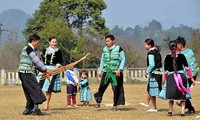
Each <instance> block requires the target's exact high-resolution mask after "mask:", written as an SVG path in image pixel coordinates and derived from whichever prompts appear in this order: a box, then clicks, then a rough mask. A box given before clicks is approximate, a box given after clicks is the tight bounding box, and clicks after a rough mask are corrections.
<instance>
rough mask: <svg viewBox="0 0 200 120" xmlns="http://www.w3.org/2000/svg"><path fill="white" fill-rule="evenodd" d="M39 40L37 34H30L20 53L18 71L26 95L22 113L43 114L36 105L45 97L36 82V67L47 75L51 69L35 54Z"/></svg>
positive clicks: (50, 72)
mask: <svg viewBox="0 0 200 120" xmlns="http://www.w3.org/2000/svg"><path fill="white" fill-rule="evenodd" d="M39 41H40V37H39V36H38V35H35V34H34V35H31V36H30V37H29V43H28V45H26V46H25V47H24V48H23V49H22V52H21V55H20V61H19V67H18V73H19V78H20V80H21V82H22V88H23V91H24V95H25V97H26V108H25V110H24V112H23V115H29V114H33V115H43V113H42V112H41V111H40V109H39V107H38V105H39V104H42V103H43V102H44V101H45V100H46V98H45V95H44V94H43V92H42V90H41V88H40V86H39V84H38V82H37V79H36V68H37V69H38V70H39V71H41V72H43V73H46V74H48V75H51V74H52V71H51V70H50V69H47V68H46V67H45V66H44V64H43V62H42V61H41V60H40V59H39V56H38V55H37V47H38V45H39Z"/></svg>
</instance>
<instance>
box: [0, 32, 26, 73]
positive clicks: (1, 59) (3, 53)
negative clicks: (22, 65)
mask: <svg viewBox="0 0 200 120" xmlns="http://www.w3.org/2000/svg"><path fill="white" fill-rule="evenodd" d="M17 39H18V33H17V31H11V32H10V33H9V35H8V39H7V41H6V42H5V44H4V46H2V48H1V50H0V69H6V70H16V69H17V67H18V64H19V57H20V53H21V50H22V48H23V46H24V43H19V42H18V41H17Z"/></svg>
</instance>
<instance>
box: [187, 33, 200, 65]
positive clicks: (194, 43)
mask: <svg viewBox="0 0 200 120" xmlns="http://www.w3.org/2000/svg"><path fill="white" fill-rule="evenodd" d="M187 45H188V47H189V48H191V49H192V50H193V51H194V53H195V55H196V59H197V62H198V63H199V64H200V61H199V60H200V50H199V46H200V29H196V30H193V32H192V35H191V41H190V42H189V43H188V44H187Z"/></svg>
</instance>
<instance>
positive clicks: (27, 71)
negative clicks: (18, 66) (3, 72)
mask: <svg viewBox="0 0 200 120" xmlns="http://www.w3.org/2000/svg"><path fill="white" fill-rule="evenodd" d="M18 72H20V73H32V74H34V73H33V71H30V70H20V71H18Z"/></svg>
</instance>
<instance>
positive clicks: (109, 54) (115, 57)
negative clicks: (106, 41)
mask: <svg viewBox="0 0 200 120" xmlns="http://www.w3.org/2000/svg"><path fill="white" fill-rule="evenodd" d="M119 49H120V47H119V46H118V45H116V46H115V48H113V49H112V50H109V49H108V47H107V46H106V47H104V49H103V53H104V57H103V58H104V66H103V67H104V72H116V71H117V70H118V69H119V66H120V62H121V59H120V53H119Z"/></svg>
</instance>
